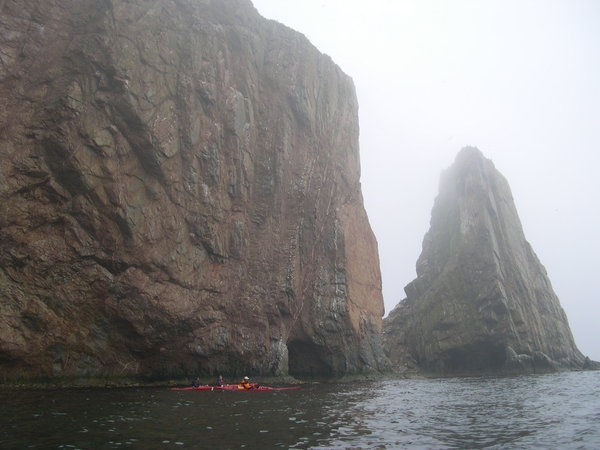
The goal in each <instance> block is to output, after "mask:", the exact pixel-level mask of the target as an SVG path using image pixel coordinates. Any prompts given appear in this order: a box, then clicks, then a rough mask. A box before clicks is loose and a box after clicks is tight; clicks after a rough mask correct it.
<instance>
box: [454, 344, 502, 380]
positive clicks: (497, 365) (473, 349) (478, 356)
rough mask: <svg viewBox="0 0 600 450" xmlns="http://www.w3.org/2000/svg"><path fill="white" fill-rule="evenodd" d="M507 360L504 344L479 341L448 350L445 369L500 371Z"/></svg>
mask: <svg viewBox="0 0 600 450" xmlns="http://www.w3.org/2000/svg"><path fill="white" fill-rule="evenodd" d="M505 361H506V351H505V348H504V345H502V344H498V343H497V342H492V341H478V342H472V343H470V344H468V345H464V346H462V347H460V348H453V349H450V350H448V351H447V352H446V355H445V358H444V366H445V367H444V369H445V371H447V372H452V373H460V372H486V371H498V370H500V369H501V368H502V367H503V366H504V363H505Z"/></svg>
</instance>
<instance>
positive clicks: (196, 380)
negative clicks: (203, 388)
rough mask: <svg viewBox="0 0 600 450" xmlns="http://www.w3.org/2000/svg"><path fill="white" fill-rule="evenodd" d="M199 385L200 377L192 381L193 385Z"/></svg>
mask: <svg viewBox="0 0 600 450" xmlns="http://www.w3.org/2000/svg"><path fill="white" fill-rule="evenodd" d="M198 386H200V378H198V377H196V378H194V380H193V381H192V387H198Z"/></svg>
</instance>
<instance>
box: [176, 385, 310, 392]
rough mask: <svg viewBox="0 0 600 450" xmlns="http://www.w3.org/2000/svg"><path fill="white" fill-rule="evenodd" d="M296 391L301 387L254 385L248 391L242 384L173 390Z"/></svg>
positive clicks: (177, 389)
mask: <svg viewBox="0 0 600 450" xmlns="http://www.w3.org/2000/svg"><path fill="white" fill-rule="evenodd" d="M294 389H300V386H289V387H271V386H258V385H253V387H252V389H246V388H244V387H243V386H242V385H240V384H226V385H224V386H208V385H206V386H197V387H193V386H190V387H184V388H176V387H175V388H171V390H172V391H260V392H263V391H291V390H294Z"/></svg>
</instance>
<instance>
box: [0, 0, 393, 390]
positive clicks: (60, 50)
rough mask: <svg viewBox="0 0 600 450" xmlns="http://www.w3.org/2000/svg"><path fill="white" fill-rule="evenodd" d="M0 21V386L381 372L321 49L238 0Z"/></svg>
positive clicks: (353, 122) (16, 2) (129, 3)
mask: <svg viewBox="0 0 600 450" xmlns="http://www.w3.org/2000/svg"><path fill="white" fill-rule="evenodd" d="M0 9H2V11H1V15H0V57H1V64H0V98H2V103H3V105H2V106H3V107H2V108H0V124H1V125H0V127H1V128H0V146H1V152H0V158H1V161H0V202H1V204H2V213H1V214H0V298H1V302H0V376H2V377H4V378H5V379H6V378H14V377H20V376H21V377H35V376H70V375H78V376H79V375H105V374H112V375H114V374H117V375H118V374H127V375H132V374H133V375H148V376H175V375H190V374H215V373H217V372H219V373H223V374H224V375H227V374H230V375H233V374H241V373H248V374H250V373H254V374H275V375H281V374H287V373H289V374H292V375H296V376H317V375H318V376H339V375H345V374H353V373H360V372H369V371H377V370H380V369H382V368H385V365H386V359H385V357H384V355H383V351H382V346H381V343H380V332H381V316H382V314H383V302H382V297H381V281H380V274H379V263H378V255H377V244H376V241H375V238H374V236H373V234H372V232H371V229H370V226H369V223H368V220H367V217H366V214H365V211H364V208H363V203H362V197H361V190H360V184H359V176H360V168H359V153H358V118H357V101H356V96H355V91H354V87H353V84H352V81H351V80H350V78H349V77H348V76H346V75H345V74H344V73H342V72H341V71H340V69H339V68H338V67H337V66H336V65H335V64H334V63H333V62H332V61H331V60H330V59H329V58H328V57H327V56H324V55H322V54H320V53H319V52H318V51H317V50H316V49H315V48H314V47H313V46H312V45H311V44H310V43H309V42H308V41H307V40H306V39H305V38H304V37H303V36H302V35H300V34H299V33H296V32H294V31H292V30H290V29H288V28H286V27H284V26H282V25H280V24H278V23H276V22H273V21H267V20H265V19H263V18H262V17H260V16H259V15H258V13H257V12H256V10H255V9H254V8H253V7H252V5H251V4H250V2H249V1H247V0H223V1H222V0H219V1H216V0H193V1H192V0H154V1H142V0H47V1H44V2H28V1H25V0H12V1H8V2H4V1H3V2H0Z"/></svg>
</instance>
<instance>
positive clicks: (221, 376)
mask: <svg viewBox="0 0 600 450" xmlns="http://www.w3.org/2000/svg"><path fill="white" fill-rule="evenodd" d="M223 385H225V381H223V375H219V378H217V381H215V386H223Z"/></svg>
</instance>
